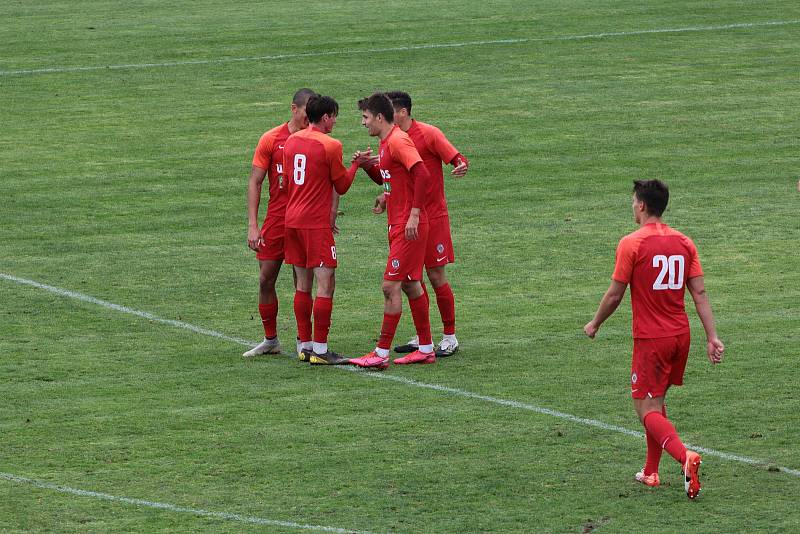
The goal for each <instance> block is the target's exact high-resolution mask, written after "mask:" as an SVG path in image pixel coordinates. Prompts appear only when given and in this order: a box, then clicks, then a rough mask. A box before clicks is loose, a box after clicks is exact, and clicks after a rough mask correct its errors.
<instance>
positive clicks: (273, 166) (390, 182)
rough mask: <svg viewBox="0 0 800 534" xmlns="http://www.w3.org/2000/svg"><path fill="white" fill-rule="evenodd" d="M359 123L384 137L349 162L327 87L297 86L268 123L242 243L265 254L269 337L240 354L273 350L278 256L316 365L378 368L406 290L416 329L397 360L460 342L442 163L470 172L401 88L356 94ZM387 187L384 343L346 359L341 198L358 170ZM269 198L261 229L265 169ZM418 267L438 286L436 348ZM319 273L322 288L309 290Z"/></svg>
mask: <svg viewBox="0 0 800 534" xmlns="http://www.w3.org/2000/svg"><path fill="white" fill-rule="evenodd" d="M358 108H359V110H360V111H361V124H362V125H363V126H364V127H366V128H367V131H368V132H369V135H370V136H373V137H378V138H379V139H380V147H379V150H378V154H373V153H372V150H371V149H366V150H362V151H357V152H355V153H354V154H353V157H352V160H351V163H350V166H349V168H348V167H345V164H344V161H343V154H342V144H341V142H339V141H338V140H336V139H334V138H333V137H331V136H330V135H329V134H330V133H331V131H332V130H333V128H334V126H335V125H336V120H337V117H338V114H339V104H338V103H337V102H336V100H334V99H333V98H331V97H330V96H322V95H319V94H316V93H315V92H314V91H312V90H310V89H300V90H299V91H297V93H295V95H294V98H293V99H292V105H291V112H292V117H291V119H290V120H289V121H288V122H287V123H284V124H282V125H280V126H277V127H275V128H273V129H272V130H269V131H268V132H266V133H265V134H264V135H262V136H261V139H260V140H259V142H258V146H257V147H256V151H255V155H254V156H253V167H252V171H251V173H250V180H249V185H248V193H247V210H248V234H247V244H248V246H249V247H250V248H251V249H253V250H254V251H256V258H257V259H258V261H259V266H260V276H259V299H258V311H259V315H260V316H261V321H262V323H263V326H264V340H263V341H262V342H261V343H259V344H258V345H256V346H255V347H253V348H252V349H250V350H248V351H247V352H245V353H244V354H243V356H244V357H245V358H252V357H254V356H258V355H260V354H277V353H279V352H280V351H281V346H280V343H279V341H278V336H277V316H278V298H277V294H276V291H275V283H276V280H277V278H278V273H279V272H280V268H281V264H282V263H283V262H284V261H285V262H286V263H288V264H291V265H292V266H293V275H294V282H295V296H294V315H295V319H296V322H297V345H296V349H297V354H298V358H299V360H300V361H304V362H309V363H310V364H312V365H339V364H351V365H357V366H359V367H365V368H372V369H379V370H383V369H386V368H388V367H389V365H390V364H391V360H390V359H389V350H390V348H391V344H392V340H393V338H394V334H395V331H396V329H397V325H398V323H399V321H400V316H401V313H402V295H403V293H405V294H406V296H407V297H408V303H409V307H410V308H411V315H412V318H413V320H414V326H415V329H416V333H417V335H416V336H415V337H414V338H413V339H412V340H410V341H409V342H408V343H407V344H405V345H401V346H398V347H395V351H396V352H399V353H407V354H406V355H405V356H403V357H400V358H397V359H395V360H394V363H395V364H398V365H404V364H413V363H420V364H427V363H435V362H436V358H437V356H438V357H444V356H451V355H453V354H455V353H456V351H457V350H458V340H457V339H456V335H455V299H454V297H453V291H452V289H451V288H450V284H449V282H448V280H447V276H446V274H445V266H446V265H447V264H448V263H452V262H453V261H454V252H453V242H452V238H451V235H450V219H449V216H448V212H447V201H446V199H445V194H444V175H443V172H442V163H448V164H451V165H453V169H452V171H451V174H452V175H453V176H456V177H461V176H464V175H465V174H466V173H467V170H468V168H469V161H468V160H467V158H466V157H465V156H464V155H462V154H461V153H460V152H459V151H458V150H457V149H456V148H455V147H454V146H453V145H452V144H451V143H450V141H448V140H447V138H446V137H445V136H444V134H442V132H441V131H440V130H439V129H438V128H436V127H434V126H431V125H429V124H426V123H423V122H419V121H417V120H415V119H413V118H412V117H411V97H410V96H409V95H408V93H405V92H402V91H393V92H388V93H375V94H373V95H371V96H369V97H366V98H364V99H362V100H360V101H359V102H358ZM359 168H361V169H363V170H364V171H365V172H366V174H367V175H368V176H369V177H370V178H371V179H372V180H373V181H374V182H375V183H377V184H378V185H380V186H382V188H383V190H382V193H381V194H380V195H378V197H377V198H376V199H375V206H374V208H373V210H372V211H373V212H374V213H376V214H381V213H383V212H384V211H386V213H387V217H388V227H389V228H388V234H389V256H388V260H387V262H386V270H385V271H384V275H383V294H384V313H383V323H382V325H381V331H380V337H379V339H378V344H377V347H375V349H374V350H372V351H371V352H369V353H367V354H366V355H365V356H362V357H360V358H345V357H343V356H341V355H339V354H337V353H336V352H334V351H332V350H330V349H329V348H328V332H329V330H330V325H331V312H332V310H333V294H334V289H335V269H336V266H337V262H336V243H335V241H334V235H335V234H337V233H338V231H339V228H338V226H337V224H336V218H337V214H338V211H339V197H340V195H344V194H345V193H347V191H348V190H349V189H350V186H351V185H352V183H353V180H354V178H355V176H356V173H357V172H358V169H359ZM265 177H267V178H268V180H269V204H268V205H267V215H266V218H265V219H264V222H263V224H262V225H261V226H259V220H258V208H259V203H260V198H261V189H262V184H263V182H264V178H265ZM423 266H424V267H425V270H426V272H427V275H428V279H429V281H430V283H431V285H432V286H433V289H434V292H435V294H436V302H437V305H438V308H439V312H440V314H441V317H442V324H443V331H444V337H443V338H442V340H441V342H440V343H439V344H438V346H434V345H433V339H432V337H431V327H430V318H429V312H428V309H429V299H428V292H427V289H426V286H425V284H424V283H423V282H422V271H423ZM314 282H316V296H315V297H313V298H312V296H311V292H312V289H313V286H314Z"/></svg>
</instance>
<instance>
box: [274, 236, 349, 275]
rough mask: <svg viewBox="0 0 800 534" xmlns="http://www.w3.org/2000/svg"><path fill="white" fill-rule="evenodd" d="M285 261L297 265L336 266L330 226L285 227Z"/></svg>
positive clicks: (305, 266) (310, 267) (308, 266)
mask: <svg viewBox="0 0 800 534" xmlns="http://www.w3.org/2000/svg"><path fill="white" fill-rule="evenodd" d="M286 263H291V264H292V265H295V266H297V267H302V268H305V269H314V268H315V267H331V268H334V269H335V268H336V265H337V264H336V243H335V242H334V241H333V232H332V231H331V229H330V228H287V229H286Z"/></svg>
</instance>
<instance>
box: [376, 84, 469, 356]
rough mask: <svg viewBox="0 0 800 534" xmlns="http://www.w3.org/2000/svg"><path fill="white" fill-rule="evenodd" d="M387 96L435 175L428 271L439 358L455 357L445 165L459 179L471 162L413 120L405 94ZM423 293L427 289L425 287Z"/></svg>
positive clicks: (408, 347) (412, 345) (414, 343)
mask: <svg viewBox="0 0 800 534" xmlns="http://www.w3.org/2000/svg"><path fill="white" fill-rule="evenodd" d="M386 96H388V97H389V99H390V100H391V101H392V106H393V107H394V123H395V124H397V125H398V126H399V127H400V129H401V130H403V131H404V132H406V133H407V134H408V136H409V137H410V138H411V140H412V141H413V142H414V146H415V147H416V148H417V152H419V155H420V157H421V158H422V163H424V164H425V168H426V169H427V170H428V173H429V174H430V175H431V180H432V181H431V190H430V191H429V194H428V200H427V202H426V204H425V211H426V212H427V214H428V226H429V229H428V241H427V244H426V248H425V271H426V273H427V275H428V280H429V281H430V283H431V285H432V286H433V291H434V293H435V294H436V304H437V306H438V308H439V315H440V316H441V318H442V326H443V331H444V332H443V333H444V336H443V337H442V340H441V341H440V342H439V345H438V346H437V347H436V356H437V357H443V356H452V355H453V354H455V353H456V351H458V339H456V305H455V297H454V296H453V290H452V289H451V288H450V283H449V281H448V280H447V275H446V274H445V266H446V265H447V264H448V263H453V262H454V261H455V253H454V251H453V239H452V237H451V235H450V217H449V215H448V213H447V199H446V198H445V194H444V174H443V172H442V163H449V164H450V165H453V167H454V168H453V170H452V171H451V172H450V174H451V175H452V176H455V177H457V178H460V177H463V176H464V175H466V174H467V170H468V169H469V161H468V160H467V158H466V157H464V155H463V154H461V153H460V152H459V151H458V149H456V148H455V147H454V146H453V145H452V143H450V141H449V140H448V139H447V137H445V135H444V134H443V133H442V131H441V130H440V129H439V128H437V127H435V126H432V125H430V124H426V123H424V122H420V121H418V120H416V119H414V118H412V117H411V97H410V96H409V94H408V93H406V92H404V91H391V92H388V93H386ZM422 288H423V290H424V289H425V286H424V285H423V286H422ZM418 346H419V340H418V339H417V338H416V337H414V338H413V339H412V340H411V341H409V342H408V343H406V344H405V345H400V346H398V347H395V348H394V350H395V352H400V353H406V352H413V351H415V350H417V348H418Z"/></svg>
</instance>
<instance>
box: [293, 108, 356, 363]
mask: <svg viewBox="0 0 800 534" xmlns="http://www.w3.org/2000/svg"><path fill="white" fill-rule="evenodd" d="M338 114H339V105H338V104H337V103H336V100H334V99H333V98H331V97H329V96H320V95H314V96H312V97H311V98H309V99H308V102H307V103H306V115H307V116H308V122H309V126H308V128H306V129H305V130H301V131H299V132H297V133H294V134H292V135H291V136H289V138H288V139H287V140H286V143H285V145H284V149H283V168H284V169H285V171H286V177H285V179H284V184H285V187H286V191H287V196H288V203H287V206H286V223H285V224H286V243H285V249H286V263H290V264H292V265H293V266H294V271H295V274H296V276H297V290H296V291H295V298H294V314H295V319H296V320H297V338H298V340H299V342H300V344H301V345H300V347H299V348H300V349H301V350H300V351H299V355H298V356H299V358H300V360H302V361H308V362H310V363H312V364H321V365H326V364H339V363H343V362H344V361H345V360H344V359H343V358H341V357H340V356H339V355H338V354H336V353H335V352H332V351H330V350H328V331H329V330H330V325H331V312H332V310H333V292H334V288H335V277H334V269H336V265H337V263H336V243H335V242H334V240H333V227H334V226H335V220H336V217H335V213H334V212H333V210H334V209H335V208H332V206H333V198H334V196H333V195H334V190H335V191H336V193H337V194H339V195H343V194H345V193H346V192H347V190H348V189H350V186H351V185H352V183H353V178H354V177H355V174H356V171H357V170H358V162H356V161H354V162H353V164H352V165H351V166H350V168H349V169H346V168H345V166H344V164H343V163H342V143H340V142H339V141H337V140H336V139H333V138H332V137H330V136H329V135H328V134H329V133H330V132H331V131H332V130H333V127H334V125H336V117H337V116H338ZM314 280H316V282H317V296H316V298H315V299H314V300H312V299H311V290H312V286H313V283H314ZM312 316H313V336H312ZM312 338H313V342H312Z"/></svg>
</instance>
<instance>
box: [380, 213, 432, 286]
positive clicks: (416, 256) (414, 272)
mask: <svg viewBox="0 0 800 534" xmlns="http://www.w3.org/2000/svg"><path fill="white" fill-rule="evenodd" d="M417 233H418V234H419V236H418V237H417V239H416V240H414V241H408V240H406V227H405V225H404V224H396V225H394V226H389V259H388V260H387V261H386V271H384V273H383V279H384V280H393V281H396V280H401V281H403V280H422V264H423V263H424V262H425V240H426V239H427V238H428V223H419V226H418V227H417Z"/></svg>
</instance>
